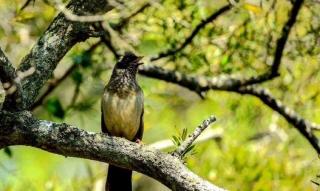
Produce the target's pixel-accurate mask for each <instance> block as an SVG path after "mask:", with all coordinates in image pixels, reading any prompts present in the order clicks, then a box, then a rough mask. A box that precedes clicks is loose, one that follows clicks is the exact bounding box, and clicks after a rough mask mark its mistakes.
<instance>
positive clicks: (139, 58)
mask: <svg viewBox="0 0 320 191" xmlns="http://www.w3.org/2000/svg"><path fill="white" fill-rule="evenodd" d="M142 58H143V56H139V57H138V58H137V59H136V62H137V65H138V66H140V65H142V64H143V62H139V61H140V60H142Z"/></svg>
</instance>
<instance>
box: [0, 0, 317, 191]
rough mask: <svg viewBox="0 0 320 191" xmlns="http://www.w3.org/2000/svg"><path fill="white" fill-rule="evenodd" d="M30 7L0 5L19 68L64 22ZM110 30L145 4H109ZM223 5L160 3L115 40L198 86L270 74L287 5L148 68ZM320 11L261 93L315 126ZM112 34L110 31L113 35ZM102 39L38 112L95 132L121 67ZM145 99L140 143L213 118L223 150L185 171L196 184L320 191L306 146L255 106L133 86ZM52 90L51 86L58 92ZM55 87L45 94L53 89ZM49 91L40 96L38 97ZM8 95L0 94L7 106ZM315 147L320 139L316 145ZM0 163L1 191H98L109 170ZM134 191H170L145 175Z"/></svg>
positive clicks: (248, 99)
mask: <svg viewBox="0 0 320 191" xmlns="http://www.w3.org/2000/svg"><path fill="white" fill-rule="evenodd" d="M23 3H24V1H22V0H11V1H5V0H0V18H1V21H0V47H1V48H2V50H3V51H4V52H5V53H6V55H7V56H8V57H9V58H10V60H11V61H12V62H13V63H14V64H16V66H17V65H18V63H19V61H21V59H22V58H23V56H25V55H26V54H27V53H28V52H29V50H30V49H31V47H32V46H33V44H34V43H35V42H36V40H37V39H38V38H39V36H40V35H41V34H42V33H43V32H44V31H45V29H46V28H47V27H48V25H49V23H50V22H51V21H52V20H53V18H54V17H55V16H56V15H57V10H56V9H55V7H54V6H53V4H52V3H50V1H48V2H46V1H41V0H37V1H35V3H34V4H32V3H31V5H29V6H28V7H27V8H26V9H24V10H23V11H20V8H21V6H22V5H23ZM114 3H115V9H114V10H112V11H111V12H110V13H108V14H110V15H111V16H110V20H108V21H105V22H103V24H104V26H105V27H106V28H111V27H110V26H112V25H114V24H116V23H118V22H119V21H120V20H121V18H125V17H127V16H129V15H130V14H131V13H133V12H135V11H136V10H138V9H139V8H140V7H141V6H143V5H144V4H145V3H146V1H122V3H117V1H114ZM226 3H227V2H226V1H222V0H217V1H212V0H161V1H153V2H151V5H150V6H149V7H148V8H146V9H145V10H144V11H143V12H141V13H139V14H137V15H136V16H134V17H133V18H131V19H130V22H129V23H128V25H126V26H125V27H124V28H123V31H122V33H121V34H120V33H118V32H117V31H112V30H111V31H110V32H111V39H112V42H113V43H114V44H115V45H116V48H117V50H119V52H120V53H123V52H124V51H125V50H135V51H136V52H137V53H138V54H139V55H144V56H145V61H146V63H145V64H146V65H156V66H161V67H164V68H167V69H171V70H177V71H180V72H183V73H187V74H191V75H203V76H208V77H211V76H217V75H221V74H225V75H230V74H232V75H243V76H252V75H257V74H260V73H262V72H264V71H266V70H267V69H268V66H270V64H271V63H272V60H273V54H274V50H275V45H276V40H277V38H279V37H280V34H281V30H282V26H283V25H284V23H285V22H286V21H287V19H288V12H289V10H290V9H291V3H290V1H287V0H270V1H262V0H261V1H258V0H250V1H249V0H248V1H240V3H239V4H238V5H237V6H236V7H234V8H233V9H232V10H231V11H229V12H226V13H225V14H223V15H222V16H221V17H219V18H218V19H217V20H215V21H214V22H212V23H209V24H208V26H206V27H205V28H204V29H203V30H201V31H200V33H199V34H198V35H197V36H196V37H195V38H194V40H193V41H192V43H191V44H190V45H188V46H187V47H186V48H185V49H184V50H182V51H181V52H179V53H177V54H176V55H175V56H172V57H168V58H164V59H161V60H159V61H157V62H152V63H150V62H148V58H150V57H152V56H155V55H157V54H158V53H159V52H161V51H165V50H167V49H169V48H174V47H178V46H179V45H180V44H181V43H182V42H183V40H184V39H185V38H186V37H187V36H188V35H189V34H190V33H191V31H192V29H194V28H195V26H196V25H197V24H199V23H200V22H201V20H204V19H205V18H206V17H208V16H209V15H210V14H211V13H213V12H214V11H216V10H217V9H219V8H220V7H221V6H223V5H225V4H226ZM318 10H320V3H319V2H318V1H306V2H305V3H304V5H303V7H302V9H301V11H300V13H299V16H298V20H297V23H296V24H295V25H294V27H293V29H292V31H291V34H290V37H289V40H288V42H287V45H286V48H285V51H284V57H283V60H282V63H281V67H280V73H281V76H280V77H279V78H277V79H275V80H272V81H270V82H267V83H265V84H263V86H264V87H266V88H269V89H270V91H271V92H272V94H273V95H275V97H277V98H278V99H280V100H282V101H283V102H284V103H285V104H286V105H287V106H289V107H290V108H292V109H294V110H295V111H296V112H297V113H299V114H300V115H301V116H303V117H304V118H306V119H308V120H310V121H313V122H315V123H320V110H319V108H320V96H319V93H320V88H319V87H320V72H319V69H320V64H319V63H320V54H319V53H320V48H319V47H320V12H319V11H318ZM108 26H109V27H108ZM98 40H99V39H97V38H92V39H89V40H88V41H86V42H83V43H80V44H77V45H76V46H75V47H74V48H73V49H72V50H71V51H70V52H69V53H68V54H67V55H66V56H65V57H64V58H63V60H62V61H61V62H60V64H59V65H58V67H57V69H56V70H55V72H54V76H53V77H52V78H53V79H58V78H60V77H61V76H63V74H64V73H65V71H66V70H67V69H68V68H69V67H71V66H73V65H76V68H75V70H74V71H73V72H72V73H71V75H70V76H68V77H67V79H66V80H64V81H63V82H62V83H61V84H60V85H59V86H57V88H56V89H55V90H54V91H53V92H52V93H51V94H49V96H47V98H46V99H45V100H44V102H43V104H42V105H41V106H39V107H37V108H35V109H34V110H33V113H34V114H35V115H36V116H37V117H38V118H41V119H48V120H52V121H57V122H66V123H69V124H73V125H76V126H77V127H79V128H82V129H85V130H88V131H94V132H99V131H100V95H101V92H102V90H103V87H104V85H105V84H106V83H107V81H108V79H109V77H110V73H111V70H110V69H111V68H112V67H113V65H114V63H115V62H116V60H115V58H114V56H113V54H112V53H111V52H110V51H109V50H108V49H107V48H106V47H105V46H104V45H103V44H102V45H100V46H98V47H97V48H96V49H94V50H93V52H91V53H90V54H88V53H87V52H86V50H88V49H89V48H90V47H91V46H92V45H93V44H95V43H96V42H97V41H98ZM138 81H139V83H140V85H141V87H142V89H143V91H144V94H145V133H144V139H143V141H144V143H145V144H151V143H154V142H156V141H160V140H164V139H171V138H172V136H177V135H179V134H180V133H181V132H182V130H183V129H184V128H187V129H188V132H192V130H193V129H194V128H195V127H196V126H197V125H198V124H200V123H201V122H202V120H204V119H206V118H207V117H208V116H209V115H212V114H213V115H215V116H216V117H217V119H218V120H217V122H215V123H214V124H213V125H212V127H210V128H212V129H222V130H223V134H222V137H221V139H219V140H218V141H217V140H213V139H209V140H207V141H205V142H203V143H201V144H198V145H196V147H195V149H194V152H193V153H192V154H191V155H188V156H187V158H186V165H187V166H188V167H189V168H190V169H191V170H192V171H194V172H195V173H196V174H198V175H200V176H201V177H203V178H205V179H208V180H209V181H211V182H213V183H214V184H216V185H219V186H221V187H224V188H226V189H229V190H317V189H318V187H317V185H316V184H314V183H312V182H311V181H315V182H320V180H319V178H317V175H318V174H320V163H319V158H318V156H317V154H316V152H315V151H314V150H313V149H312V147H311V145H310V144H309V143H308V142H307V141H306V140H305V139H304V138H303V137H302V135H301V134H300V133H299V132H298V131H297V130H296V129H294V128H293V127H292V126H291V125H289V124H288V122H287V121H286V120H284V119H283V118H282V117H281V116H280V115H279V114H277V113H276V112H274V111H273V110H271V109H270V108H268V107H267V106H266V105H264V104H263V103H262V102H261V101H260V100H258V99H257V98H254V97H252V96H249V95H239V94H236V93H231V92H224V91H209V92H208V93H207V94H205V96H204V99H201V98H200V97H199V96H198V95H197V94H196V93H194V92H191V91H189V90H187V89H184V88H181V87H179V86H177V85H173V84H170V83H166V82H163V81H159V80H156V79H151V78H146V77H143V76H138ZM52 83H54V80H51V84H52ZM49 84H50V83H49ZM45 91H46V88H44V89H43V92H45ZM3 97H4V92H3V90H1V88H0V99H2V100H3ZM318 135H319V134H318ZM10 150H11V153H8V152H4V151H0V190H5V191H11V190H12V191H15V190H24V191H29V190H30V191H38V190H39V191H42V190H48V191H60V190H101V188H102V187H103V184H104V181H105V173H106V168H107V167H106V164H103V163H99V162H95V161H89V160H84V159H76V158H70V157H63V156H59V155H55V154H51V153H48V152H45V151H42V150H39V149H35V148H30V147H25V146H14V147H10ZM134 188H135V190H137V191H140V190H141V191H143V190H155V191H156V190H165V189H166V188H165V187H164V186H162V185H160V183H157V182H156V181H154V180H151V179H150V178H147V177H145V176H143V175H141V174H135V175H134Z"/></svg>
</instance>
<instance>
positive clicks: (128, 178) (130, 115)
mask: <svg viewBox="0 0 320 191" xmlns="http://www.w3.org/2000/svg"><path fill="white" fill-rule="evenodd" d="M142 58H143V57H141V56H136V55H135V54H134V53H132V52H125V54H124V56H123V57H122V58H121V59H120V60H119V61H118V62H117V63H116V64H115V66H114V68H113V71H112V74H111V77H110V80H109V82H108V83H107V85H106V86H105V88H104V92H103V95H102V100H101V130H102V132H103V133H105V134H107V135H110V136H117V137H122V138H125V139H127V140H129V141H133V142H138V143H139V142H140V141H141V140H142V136H143V130H144V125H143V114H144V95H143V91H142V89H141V87H140V86H139V84H138V82H137V79H136V74H137V72H138V67H139V66H140V65H141V64H143V63H142V62H140V61H141V59H142ZM105 190H106V191H131V190H132V170H130V169H125V168H121V167H118V166H114V165H111V164H110V165H109V167H108V175H107V181H106V185H105Z"/></svg>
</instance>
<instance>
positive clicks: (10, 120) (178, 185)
mask: <svg viewBox="0 0 320 191" xmlns="http://www.w3.org/2000/svg"><path fill="white" fill-rule="evenodd" d="M10 145H26V146H32V147H37V148H40V149H43V150H46V151H49V152H52V153H56V154H60V155H64V156H70V157H80V158H87V159H92V160H97V161H101V162H107V163H110V164H113V165H117V166H121V167H123V168H129V169H133V170H136V171H138V172H141V173H143V174H146V175H148V176H150V177H153V178H155V179H156V180H159V181H160V182H161V183H163V184H164V185H166V186H168V187H169V188H171V189H172V190H177V191H195V190H199V191H218V190H223V189H221V188H219V187H217V186H214V185H212V184H210V183H209V182H207V181H205V180H203V179H201V178H200V177H199V176H197V175H195V174H194V173H192V172H191V171H189V170H188V169H187V168H186V167H185V166H184V165H183V163H182V162H181V161H180V160H179V159H178V158H176V157H173V156H171V155H169V154H164V153H162V152H160V151H157V150H154V149H151V148H148V147H147V146H142V145H139V144H136V143H132V142H129V141H127V140H125V139H122V138H117V137H108V136H106V135H104V134H100V133H92V132H87V131H84V130H81V129H78V128H77V127H74V126H71V125H68V124H65V123H61V124H59V123H54V122H51V121H44V120H38V119H36V118H34V117H33V116H32V115H31V114H30V113H29V112H25V111H22V112H16V113H10V112H6V111H0V149H1V148H4V147H5V146H10Z"/></svg>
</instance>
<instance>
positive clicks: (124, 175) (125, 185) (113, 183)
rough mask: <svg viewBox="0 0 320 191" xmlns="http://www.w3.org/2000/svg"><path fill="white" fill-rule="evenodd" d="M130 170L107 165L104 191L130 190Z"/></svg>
mask: <svg viewBox="0 0 320 191" xmlns="http://www.w3.org/2000/svg"><path fill="white" fill-rule="evenodd" d="M131 179H132V170H128V169H124V168H120V167H117V166H113V165H109V168H108V178H107V182H106V191H132V185H131Z"/></svg>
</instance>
